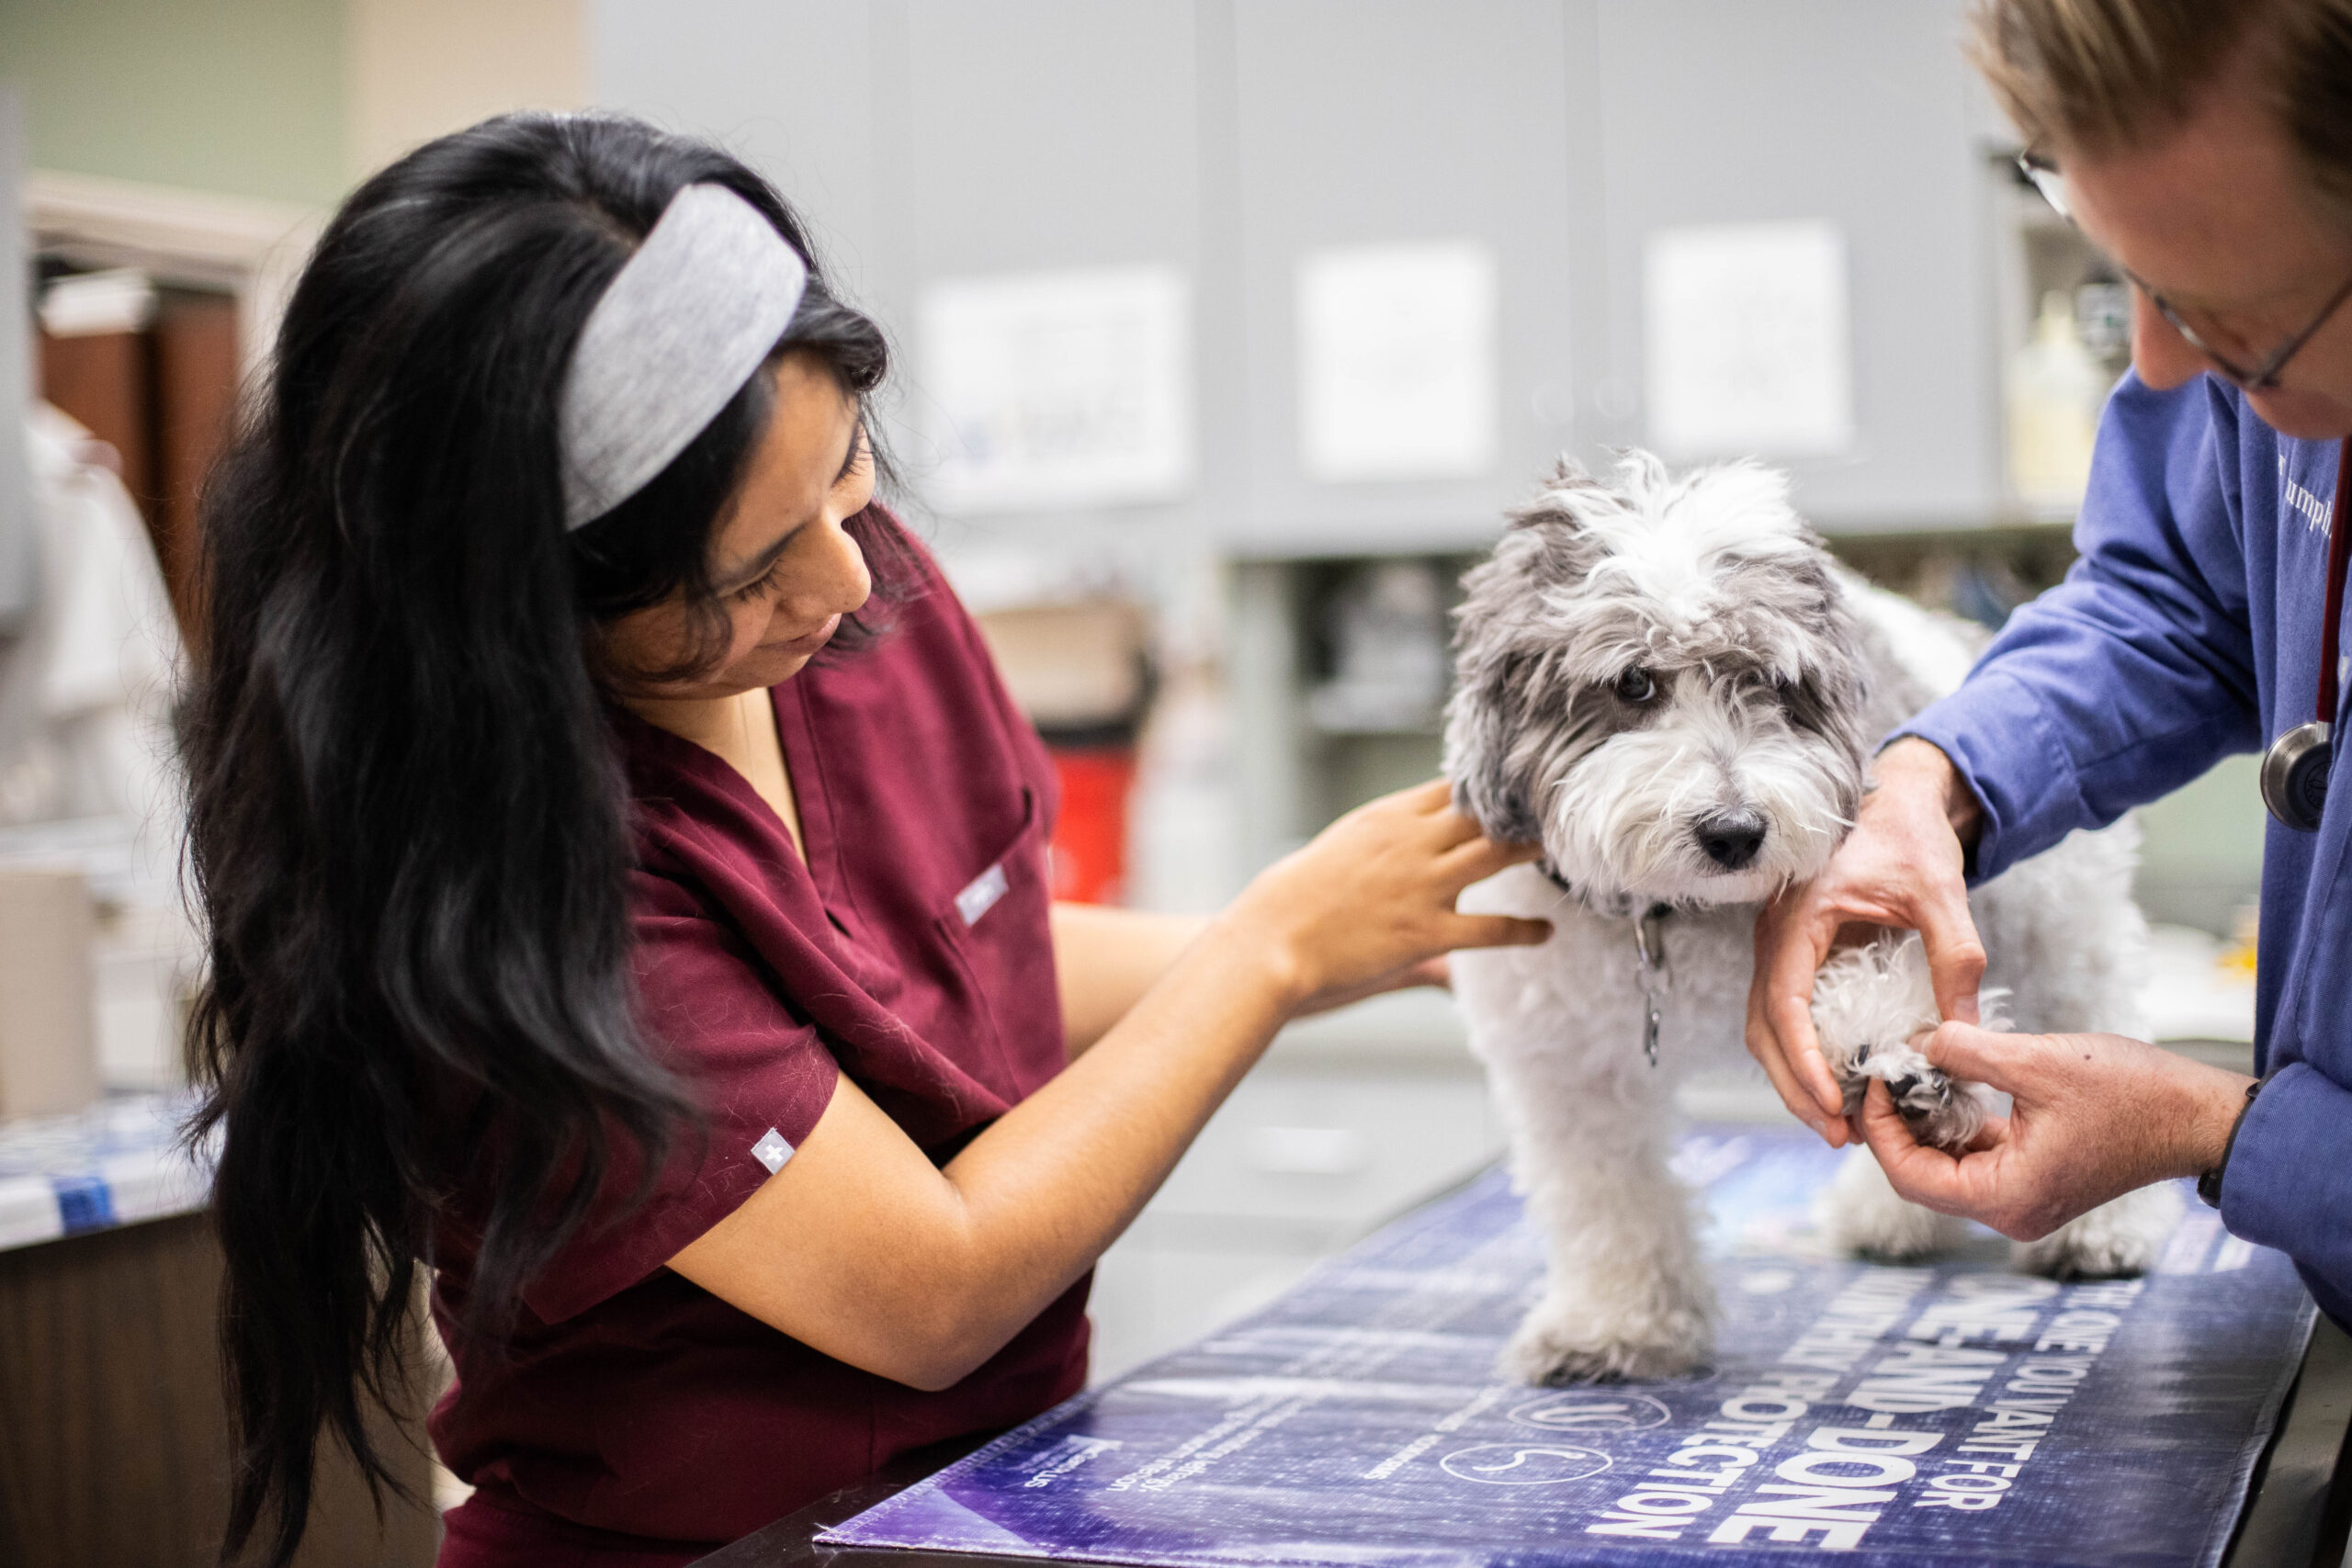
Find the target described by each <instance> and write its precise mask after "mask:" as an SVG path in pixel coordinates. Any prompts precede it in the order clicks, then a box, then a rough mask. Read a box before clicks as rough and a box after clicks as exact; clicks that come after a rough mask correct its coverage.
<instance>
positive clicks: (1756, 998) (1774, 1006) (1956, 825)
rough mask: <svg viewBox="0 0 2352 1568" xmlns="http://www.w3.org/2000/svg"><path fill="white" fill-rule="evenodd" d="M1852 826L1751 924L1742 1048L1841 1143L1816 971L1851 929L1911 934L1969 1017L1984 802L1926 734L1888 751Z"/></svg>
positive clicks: (1977, 976)
mask: <svg viewBox="0 0 2352 1568" xmlns="http://www.w3.org/2000/svg"><path fill="white" fill-rule="evenodd" d="M1871 771H1872V773H1873V774H1874V782H1873V784H1872V785H1871V789H1870V791H1869V792H1868V793H1867V794H1865V795H1863V796H1862V806H1861V810H1860V814H1859V816H1858V818H1857V820H1856V822H1855V824H1854V830H1853V832H1852V833H1851V834H1849V836H1848V837H1847V840H1846V841H1845V843H1844V844H1842V845H1841V846H1839V848H1838V852H1837V853H1836V854H1835V855H1833V856H1832V857H1831V858H1830V861H1829V864H1828V866H1827V868H1826V870H1824V871H1823V872H1822V874H1820V875H1819V876H1817V877H1815V878H1814V879H1813V880H1812V881H1811V882H1808V883H1806V884H1804V886H1799V887H1792V888H1791V889H1789V890H1788V891H1787V892H1785V893H1783V894H1781V896H1780V897H1778V898H1776V899H1774V900H1773V901H1772V902H1771V903H1770V905H1768V906H1766V908H1765V910H1764V913H1763V914H1762V915H1761V916H1760V917H1758V920H1757V922H1756V976H1755V979H1754V980H1753V981H1752V982H1751V983H1750V985H1749V987H1748V993H1747V1049H1748V1051H1749V1053H1750V1054H1751V1055H1754V1056H1755V1058H1756V1059H1757V1061H1758V1062H1759V1063H1761V1064H1762V1065H1763V1067H1764V1070H1765V1072H1766V1073H1767V1074H1769V1075H1770V1077H1771V1079H1772V1087H1773V1088H1774V1089H1778V1090H1780V1093H1781V1100H1782V1101H1783V1102H1784V1103H1786V1104H1787V1106H1788V1108H1789V1110H1790V1111H1792V1112H1794V1113H1795V1115H1796V1116H1797V1117H1798V1119H1799V1120H1801V1121H1803V1122H1804V1123H1805V1124H1806V1125H1807V1126H1809V1127H1811V1128H1812V1129H1813V1130H1814V1131H1815V1132H1816V1133H1818V1134H1821V1136H1822V1137H1823V1138H1824V1139H1826V1140H1827V1141H1828V1142H1829V1143H1830V1144H1831V1145H1837V1146H1843V1145H1845V1144H1846V1143H1847V1142H1848V1141H1849V1128H1848V1126H1847V1124H1846V1120H1845V1116H1844V1108H1843V1102H1842V1099H1841V1096H1840V1094H1839V1092H1838V1085H1837V1082H1836V1080H1835V1079H1833V1078H1832V1077H1831V1076H1830V1073H1829V1068H1828V1066H1826V1064H1825V1063H1824V1062H1823V1061H1822V1057H1821V1043H1820V1041H1819V1040H1818V1039H1817V1038H1816V1037H1815V1033H1814V1028H1813V1014H1812V1007H1813V977H1814V975H1815V972H1816V971H1817V970H1819V969H1820V967H1821V965H1822V964H1823V963H1824V962H1826V960H1827V958H1828V957H1829V954H1830V951H1831V950H1832V949H1833V948H1835V947H1837V946H1838V945H1839V937H1840V933H1841V932H1845V933H1846V935H1847V940H1849V941H1850V940H1852V938H1853V935H1854V933H1853V932H1851V931H1849V928H1851V927H1855V926H1862V927H1889V928H1893V929H1894V930H1897V931H1917V932H1918V933H1919V937H1920V940H1921V941H1922V942H1924V943H1925V944H1926V946H1927V950H1928V969H1929V971H1930V973H1931V975H1932V976H1933V979H1934V983H1935V991H1936V1004H1937V1007H1938V1009H1939V1010H1940V1011H1941V1012H1942V1014H1943V1016H1944V1017H1946V1018H1954V1019H1966V1020H1970V1021H1973V1020H1974V1019H1975V1018H1976V1016H1977V1014H1976V989H1977V984H1978V982H1979V981H1981V980H1982V979H1983V978H1984V976H1985V946H1984V943H1983V942H1981V941H1979V940H1978V938H1977V935H1976V923H1975V921H1974V920H1973V919H1971V918H1970V916H1969V912H1968V885H1967V881H1966V878H1965V874H1964V870H1963V867H1964V866H1965V863H1966V861H1967V840H1970V839H1973V837H1974V836H1975V831H1976V814H1977V807H1976V800H1975V797H1974V796H1973V795H1971V794H1970V793H1969V790H1968V786H1967V785H1966V784H1962V782H1961V781H1960V776H1959V774H1958V773H1956V772H1955V771H1954V770H1953V768H1952V765H1951V761H1950V759H1948V758H1946V757H1945V755H1944V754H1943V753H1942V752H1941V751H1940V750H1937V749H1936V748H1935V747H1933V746H1931V745H1929V744H1928V742H1926V741H1924V740H1916V739H1906V740H1898V741H1896V742H1895V743H1894V745H1892V746H1890V747H1888V748H1887V749H1886V750H1884V751H1883V752H1881V753H1880V754H1879V756H1878V759H1877V761H1876V762H1875V764H1874V765H1873V767H1872V770H1871Z"/></svg>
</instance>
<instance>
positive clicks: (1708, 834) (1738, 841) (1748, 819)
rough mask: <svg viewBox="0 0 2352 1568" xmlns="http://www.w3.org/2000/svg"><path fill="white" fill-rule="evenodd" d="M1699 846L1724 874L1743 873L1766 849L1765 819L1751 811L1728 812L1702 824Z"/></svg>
mask: <svg viewBox="0 0 2352 1568" xmlns="http://www.w3.org/2000/svg"><path fill="white" fill-rule="evenodd" d="M1699 847H1700V848H1701V849H1702V850H1704V851H1706V852H1707V858H1708V859H1709V860H1711V861H1713V862H1714V863H1716V864H1717V865H1719V866H1722V867H1723V868H1724V870H1725V871H1740V870H1744V869H1745V868H1746V867H1747V863H1748V862H1749V861H1752V860H1754V859H1755V858H1756V852H1757V851H1758V850H1760V849H1762V848H1763V847H1764V818H1761V817H1758V816H1757V815H1756V814H1755V813H1754V812H1752V811H1727V812H1725V813H1724V815H1722V816H1721V817H1710V818H1707V819H1706V820H1705V821H1703V822H1702V823H1700V824H1699Z"/></svg>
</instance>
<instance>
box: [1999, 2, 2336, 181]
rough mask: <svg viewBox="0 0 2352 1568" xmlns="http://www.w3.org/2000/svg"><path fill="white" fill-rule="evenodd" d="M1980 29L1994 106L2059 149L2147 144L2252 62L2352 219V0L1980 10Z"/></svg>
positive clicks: (2308, 160)
mask: <svg viewBox="0 0 2352 1568" xmlns="http://www.w3.org/2000/svg"><path fill="white" fill-rule="evenodd" d="M1970 19H1971V23H1972V28H1973V39H1971V44H1970V53H1971V55H1972V56H1973V58H1974V60H1975V62H1976V64H1977V67H1978V69H1980V70H1981V71H1983V72H1984V73H1985V80H1986V81H1987V82H1988V83H1990V84H1991V85H1992V88H1993V92H1994V96H1996V97H1997V98H1998V99H1999V100H2000V103H2001V107H2003V108H2004V109H2006V110H2007V112H2008V115H2009V118H2011V119H2012V120H2014V121H2015V122H2016V123H2017V127H2018V130H2019V132H2020V133H2022V134H2023V135H2024V137H2025V138H2026V141H2027V142H2028V144H2029V145H2032V146H2037V147H2042V148H2045V149H2048V150H2052V151H2054V150H2057V149H2060V148H2069V147H2071V148H2078V149H2092V150H2101V151H2103V150H2107V149H2109V148H2115V147H2127V146H2132V145H2136V144H2139V143H2142V142H2144V141H2148V140H2150V139H2151V138H2152V137H2154V136H2157V135H2160V134H2162V133H2163V132H2164V131H2165V130H2170V129H2171V128H2172V127H2174V126H2176V125H2177V124H2178V123H2179V122H2180V121H2181V120H2183V119H2184V118H2187V117H2188V114H2189V112H2190V110H2191V108H2192V107H2194V104H2195V100H2196V98H2197V96H2198V95H2199V92H2200V91H2202V90H2203V89H2204V88H2206V87H2207V86H2209V85H2211V84H2212V83H2213V82H2214V81H2216V80H2217V79H2218V78H2219V77H2220V76H2221V75H2222V73H2223V70H2224V68H2226V67H2229V66H2232V65H2233V64H2234V63H2236V62H2239V61H2240V60H2241V59H2245V60H2247V61H2248V62H2249V63H2250V64H2251V65H2252V67H2253V72H2254V75H2253V80H2254V81H2255V83H2256V85H2257V90H2258V91H2260V92H2261V93H2262V94H2263V96H2264V97H2265V99H2266V100H2267V103H2268V106H2269V107H2270V108H2271V109H2272V110H2273V112H2275V113H2276V114H2277V115H2278V118H2279V121H2280V123H2281V124H2282V125H2283V126H2284V127H2285V129H2286V130H2287V133H2288V136H2289V139H2290V141H2292V142H2293V143H2294V146H2295V148H2296V151H2297V152H2299V153H2301V157H2302V160H2303V163H2304V165H2305V167H2306V169H2307V171H2308V172H2309V174H2310V175H2311V177H2312V183H2313V184H2314V185H2315V186H2317V187H2318V188H2319V190H2320V192H2321V194H2322V195H2324V196H2325V197H2328V198H2330V200H2331V201H2333V202H2334V203H2335V204H2336V205H2338V206H2339V207H2342V208H2343V209H2346V211H2347V212H2352V0H1977V4H1976V6H1975V7H1974V9H1973V13H1972V16H1971V18H1970ZM2248 50H2252V51H2256V52H2254V53H2253V54H2252V55H2251V56H2248V55H2246V54H2245V51H2248Z"/></svg>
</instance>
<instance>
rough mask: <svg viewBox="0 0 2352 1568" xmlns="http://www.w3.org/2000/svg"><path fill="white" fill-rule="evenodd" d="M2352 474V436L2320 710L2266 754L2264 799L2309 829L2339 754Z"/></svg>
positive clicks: (2337, 521)
mask: <svg viewBox="0 0 2352 1568" xmlns="http://www.w3.org/2000/svg"><path fill="white" fill-rule="evenodd" d="M2346 479H2352V436H2347V437H2346V438H2345V441H2344V443H2343V445H2342V446H2338V447H2337V448H2336V450H2335V502H2334V503H2333V504H2332V505H2330V506H2329V507H2328V509H2327V620H2326V622H2325V623H2324V625H2323V626H2322V627H2321V629H2320V646H2319V716H2317V717H2316V718H2314V719H2312V721H2311V722H2310V723H2309V724H2299V725H2297V726H2295V728H2292V729H2290V730H2289V731H2287V733H2286V734H2284V735H2282V736H2280V737H2279V738H2278V739H2276V740H2273V741H2272V742H2271V743H2270V750H2267V751H2265V752H2264V753H2263V754H2262V804H2263V805H2265V806H2267V807H2269V808H2270V815H2271V816H2273V817H2276V818H2278V820H2279V821H2280V822H2281V823H2283V824H2285V825H2286V826H2287V827H2290V828H2292V829H2295V831H2297V832H2299V833H2309V832H2312V831H2314V830H2315V829H2317V828H2318V827H2319V814H2320V807H2321V806H2322V805H2323V804H2324V803H2325V801H2326V799H2327V770H2328V767H2329V764H2331V763H2332V762H2333V761H2335V743H2334V742H2333V741H2332V740H2331V739H2329V731H2330V728H2331V727H2332V726H2333V725H2334V723H2335V693H2336V679H2335V671H2336V653H2335V648H2336V628H2337V627H2338V626H2341V625H2342V624H2343V621H2344V569H2345V564H2346V561H2347V560H2352V547H2347V546H2352V538H2347V536H2352V528H2347V527H2346V526H2345V525H2344V524H2345V516H2344V491H2345V485H2346Z"/></svg>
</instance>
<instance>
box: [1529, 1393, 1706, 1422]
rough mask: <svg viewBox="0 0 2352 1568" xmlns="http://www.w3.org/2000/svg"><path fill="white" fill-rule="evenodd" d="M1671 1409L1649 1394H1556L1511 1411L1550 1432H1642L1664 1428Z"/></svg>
mask: <svg viewBox="0 0 2352 1568" xmlns="http://www.w3.org/2000/svg"><path fill="white" fill-rule="evenodd" d="M1510 1418H1511V1419H1512V1420H1514V1421H1516V1422H1518V1423H1520V1424H1521V1426H1523V1427H1542V1428H1543V1429H1544V1430H1545V1431H1547V1432H1641V1431H1646V1430H1648V1429H1649V1428H1650V1427H1663V1426H1665V1425H1666V1423H1667V1418H1668V1410H1667V1408H1666V1406H1665V1405H1663V1404H1659V1403H1658V1402H1657V1400H1655V1399H1652V1398H1651V1397H1650V1396H1649V1395H1648V1394H1646V1393H1606V1392H1602V1391H1599V1390H1596V1391H1594V1392H1592V1393H1555V1394H1553V1395H1551V1396H1550V1397H1549V1398H1545V1399H1537V1400H1532V1401H1530V1402H1529V1403H1527V1404H1522V1405H1521V1406H1520V1407H1519V1408H1518V1409H1516V1410H1514V1411H1512V1412H1511V1413H1510Z"/></svg>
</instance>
